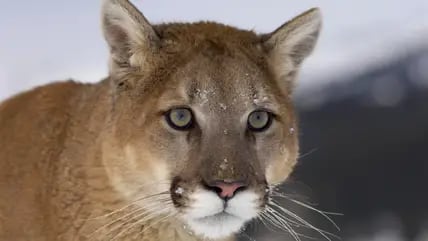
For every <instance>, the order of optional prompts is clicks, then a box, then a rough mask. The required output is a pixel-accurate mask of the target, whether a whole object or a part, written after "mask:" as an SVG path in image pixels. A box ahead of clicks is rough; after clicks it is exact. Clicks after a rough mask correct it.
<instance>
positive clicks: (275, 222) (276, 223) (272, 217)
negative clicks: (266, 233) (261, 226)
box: [265, 213, 301, 241]
mask: <svg viewBox="0 0 428 241" xmlns="http://www.w3.org/2000/svg"><path fill="white" fill-rule="evenodd" d="M265 216H266V217H268V218H269V219H267V221H269V222H270V223H271V224H273V225H274V226H275V227H277V228H279V229H280V230H284V229H285V230H284V231H287V232H288V233H290V234H291V236H292V237H293V238H294V240H296V241H301V240H300V238H299V236H298V235H297V233H296V232H295V231H294V230H293V229H292V228H291V227H290V225H288V223H287V222H286V221H284V220H281V219H280V218H278V217H276V216H275V215H273V214H270V213H265Z"/></svg>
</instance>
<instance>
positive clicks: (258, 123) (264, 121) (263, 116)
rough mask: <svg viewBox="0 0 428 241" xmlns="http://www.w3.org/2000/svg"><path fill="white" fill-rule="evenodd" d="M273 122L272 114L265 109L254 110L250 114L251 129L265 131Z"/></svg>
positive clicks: (249, 126)
mask: <svg viewBox="0 0 428 241" xmlns="http://www.w3.org/2000/svg"><path fill="white" fill-rule="evenodd" d="M271 124H272V114H271V113H269V112H267V111H263V110H257V111H254V112H252V113H251V114H250V115H249V116H248V129H250V130H251V131H256V132H260V131H264V130H266V129H267V128H269V126H270V125H271Z"/></svg>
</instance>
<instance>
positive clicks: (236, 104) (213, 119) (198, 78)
mask: <svg viewBox="0 0 428 241" xmlns="http://www.w3.org/2000/svg"><path fill="white" fill-rule="evenodd" d="M102 20H103V30H104V35H105V38H106V40H107V42H108V44H109V47H110V54H111V58H110V81H111V93H112V102H111V105H112V106H111V114H110V117H109V119H108V121H107V122H108V123H109V125H108V128H107V129H106V134H105V135H104V136H105V139H104V144H103V160H104V163H105V166H106V168H107V170H108V173H109V177H110V179H111V182H112V184H113V186H114V187H115V188H116V189H117V190H118V191H119V192H120V193H122V194H123V196H124V197H126V198H127V199H128V200H129V201H130V202H131V201H132V202H133V201H136V200H139V201H138V202H137V203H138V204H139V205H141V206H142V207H143V208H145V209H146V210H147V211H148V212H150V213H156V215H158V216H162V215H165V217H166V216H168V215H170V216H174V218H177V220H180V221H181V222H183V223H184V224H186V225H187V226H188V227H189V228H190V229H191V230H192V231H193V232H194V233H195V234H196V235H199V236H202V237H206V238H210V239H219V238H224V237H227V236H229V235H232V234H233V233H235V232H238V231H239V230H240V229H241V228H242V227H243V225H244V224H245V223H246V222H248V221H249V220H251V219H253V218H255V217H257V216H258V215H259V214H260V212H262V211H263V209H264V206H265V203H266V201H267V200H268V198H269V195H270V188H271V187H272V186H274V185H277V184H280V183H281V182H283V181H284V180H286V179H287V177H288V176H289V174H290V172H291V171H292V170H293V167H294V165H295V163H296V158H297V156H298V138H297V124H296V117H295V114H294V110H293V105H292V100H291V93H292V90H293V82H294V79H295V77H296V74H297V72H298V68H299V66H300V64H301V63H302V61H303V59H304V58H305V57H307V56H308V55H309V53H310V52H311V51H312V49H313V47H314V44H315V42H316V39H317V37H318V33H319V30H320V25H321V17H320V13H319V11H318V10H317V9H313V10H310V11H308V12H306V13H304V14H302V15H300V16H298V17H296V18H295V19H293V20H291V21H290V22H288V23H286V24H284V25H283V26H281V27H280V28H278V29H277V30H275V31H274V32H272V33H269V34H263V35H258V34H255V33H254V32H251V31H243V30H238V29H236V28H233V27H229V26H225V25H221V24H217V23H211V22H200V23H194V24H178V23H177V24H162V25H155V26H153V25H150V24H149V22H148V21H147V20H146V19H145V17H144V16H143V15H142V14H141V13H140V12H139V11H138V10H137V9H136V8H135V7H134V6H133V5H131V3H129V2H128V1H127V0H106V1H104V6H103V15H102ZM156 215H152V216H153V217H154V216H156Z"/></svg>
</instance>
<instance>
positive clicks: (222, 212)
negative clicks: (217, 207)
mask: <svg viewBox="0 0 428 241" xmlns="http://www.w3.org/2000/svg"><path fill="white" fill-rule="evenodd" d="M220 215H228V216H231V217H233V218H237V219H241V218H239V217H237V216H235V215H233V214H231V213H228V212H226V211H225V210H223V211H221V212H218V213H216V214H214V215H209V216H205V217H202V218H197V219H196V220H204V219H208V218H214V217H216V216H220Z"/></svg>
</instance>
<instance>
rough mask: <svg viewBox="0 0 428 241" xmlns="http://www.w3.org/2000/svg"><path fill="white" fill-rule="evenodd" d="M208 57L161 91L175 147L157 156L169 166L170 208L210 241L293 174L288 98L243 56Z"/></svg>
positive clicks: (234, 227) (235, 226) (253, 212)
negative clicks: (174, 85) (171, 85)
mask: <svg viewBox="0 0 428 241" xmlns="http://www.w3.org/2000/svg"><path fill="white" fill-rule="evenodd" d="M210 57H211V56H210ZM210 57H203V56H199V57H198V58H197V60H196V61H192V62H190V63H189V64H188V65H187V66H185V67H184V68H183V69H182V70H181V71H180V72H178V73H176V74H175V75H173V76H172V79H174V80H176V83H177V85H176V86H177V87H178V88H177V89H170V90H168V91H165V92H164V93H163V94H162V97H161V98H160V100H161V101H163V100H169V101H171V102H169V103H168V102H165V104H166V103H168V104H166V105H165V106H164V107H162V108H161V109H164V110H167V111H166V112H165V115H164V116H163V117H161V120H160V121H161V122H162V132H163V134H162V135H165V136H169V137H168V138H167V141H164V142H168V143H169V144H168V145H170V146H171V147H173V148H171V149H172V150H175V151H174V152H169V153H165V156H164V157H163V159H165V160H166V159H167V160H168V162H170V163H173V167H174V168H173V169H172V171H171V174H170V178H171V180H172V182H171V186H170V193H171V199H172V201H173V203H174V206H175V208H176V209H177V211H178V212H179V216H180V217H181V219H182V220H183V221H185V222H186V223H187V224H188V225H189V226H190V228H191V229H192V230H193V231H194V232H196V233H198V234H202V235H204V236H206V237H209V238H216V237H224V236H227V235H230V234H231V233H233V232H237V231H239V230H240V229H241V228H242V227H243V225H244V223H246V222H247V221H249V220H251V219H253V218H255V217H257V215H258V214H259V213H260V212H261V211H262V210H263V209H264V206H265V204H266V201H267V200H268V198H269V194H270V187H271V185H274V184H278V183H280V182H281V181H283V180H284V179H285V178H286V177H287V176H288V175H289V173H290V171H291V170H292V167H293V165H294V162H295V156H296V155H297V153H296V152H297V145H296V143H297V138H296V135H295V133H294V131H293V130H295V129H296V126H295V119H294V116H293V110H292V107H291V104H290V103H289V99H288V97H287V96H284V95H283V94H281V92H280V91H279V89H278V86H276V85H275V84H274V81H272V80H271V79H270V76H269V73H268V72H266V70H264V69H262V68H260V67H259V66H257V65H256V64H255V63H252V62H251V61H250V60H248V59H246V58H245V57H244V56H241V58H236V59H233V58H229V57H224V56H223V57H218V58H212V57H211V58H210ZM159 104H160V105H162V102H160V103H159Z"/></svg>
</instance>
